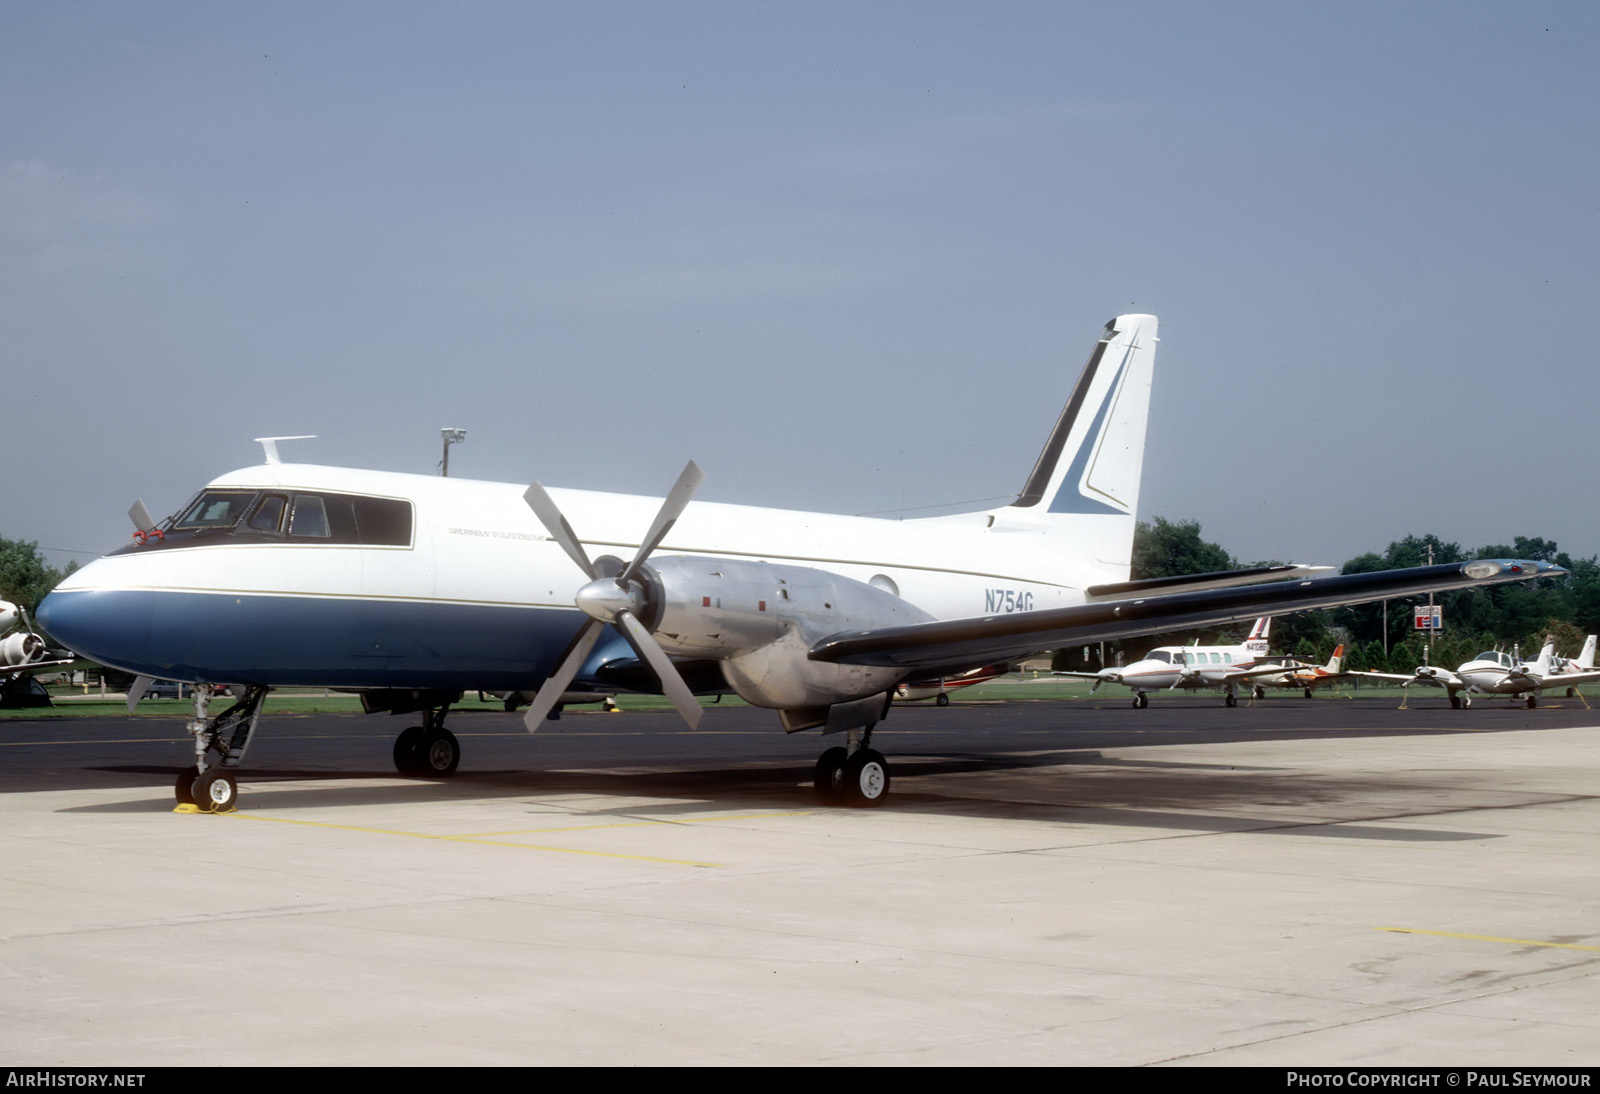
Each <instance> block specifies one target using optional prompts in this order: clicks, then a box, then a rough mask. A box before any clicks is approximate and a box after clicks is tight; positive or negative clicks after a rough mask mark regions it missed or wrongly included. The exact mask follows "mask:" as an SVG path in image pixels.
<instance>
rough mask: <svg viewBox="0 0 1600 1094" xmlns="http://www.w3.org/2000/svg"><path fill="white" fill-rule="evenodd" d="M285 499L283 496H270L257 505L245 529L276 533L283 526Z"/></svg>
mask: <svg viewBox="0 0 1600 1094" xmlns="http://www.w3.org/2000/svg"><path fill="white" fill-rule="evenodd" d="M284 505H285V502H284V498H283V495H282V494H268V495H267V496H266V497H264V498H262V499H261V501H260V502H259V503H257V505H256V511H255V512H254V513H251V514H250V519H249V520H248V521H246V522H245V527H247V528H249V529H250V530H251V531H252V532H268V533H275V532H277V530H278V529H279V528H281V527H282V526H283V509H284Z"/></svg>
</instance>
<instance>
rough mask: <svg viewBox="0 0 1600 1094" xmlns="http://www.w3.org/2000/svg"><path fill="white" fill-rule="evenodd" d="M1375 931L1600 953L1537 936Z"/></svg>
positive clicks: (1414, 929)
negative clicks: (1542, 939) (1540, 938)
mask: <svg viewBox="0 0 1600 1094" xmlns="http://www.w3.org/2000/svg"><path fill="white" fill-rule="evenodd" d="M1372 929H1373V930H1375V931H1392V932H1394V933H1395V934H1431V935H1437V936H1438V937H1440V938H1465V939H1468V940H1470V941H1472V942H1504V943H1506V944H1508V945H1512V946H1546V947H1549V948H1551V949H1556V950H1591V951H1594V952H1596V953H1600V946H1581V945H1579V944H1578V943H1576V942H1541V941H1539V940H1538V939H1537V938H1496V937H1495V936H1494V935H1492V934H1459V933H1457V932H1456V931H1425V930H1423V929H1422V928H1420V927H1374V928H1372Z"/></svg>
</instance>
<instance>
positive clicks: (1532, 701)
mask: <svg viewBox="0 0 1600 1094" xmlns="http://www.w3.org/2000/svg"><path fill="white" fill-rule="evenodd" d="M1538 705H1539V697H1538V696H1537V695H1530V696H1528V709H1529V710H1532V709H1533V708H1534V707H1536V706H1538Z"/></svg>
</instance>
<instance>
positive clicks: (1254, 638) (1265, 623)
mask: <svg viewBox="0 0 1600 1094" xmlns="http://www.w3.org/2000/svg"><path fill="white" fill-rule="evenodd" d="M1271 630H1272V617H1271V616H1270V615H1264V616H1262V617H1261V618H1260V619H1257V620H1256V621H1255V622H1254V623H1252V624H1251V625H1250V637H1248V638H1246V639H1245V640H1244V644H1245V648H1246V649H1249V650H1253V651H1255V652H1256V653H1266V652H1267V634H1268V633H1269V632H1270V631H1271Z"/></svg>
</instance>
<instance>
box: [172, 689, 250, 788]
mask: <svg viewBox="0 0 1600 1094" xmlns="http://www.w3.org/2000/svg"><path fill="white" fill-rule="evenodd" d="M216 692H217V688H215V687H214V686H213V685H211V684H196V685H195V686H194V717H192V718H190V719H189V725H188V729H189V732H190V733H191V734H193V735H194V759H195V762H194V764H193V765H192V766H190V767H186V768H184V769H183V770H182V771H180V772H178V779H177V781H176V782H175V783H174V784H173V793H174V796H175V797H176V798H177V799H178V807H179V808H180V809H183V808H185V807H188V808H190V809H194V810H197V811H199V812H202V813H229V812H232V811H233V809H234V807H235V806H236V805H237V804H238V801H239V783H238V780H237V779H236V778H235V777H234V774H233V772H234V769H235V768H237V767H238V766H239V764H240V763H241V762H242V761H243V760H244V754H245V750H246V749H248V748H249V747H250V737H251V735H252V734H253V733H254V732H255V728H256V722H257V721H259V720H260V718H261V702H262V700H263V699H265V698H266V697H267V689H266V688H257V687H251V688H246V689H245V693H244V698H242V699H240V700H239V701H238V702H236V703H234V704H233V705H232V706H231V707H229V708H228V709H227V710H225V711H223V712H222V713H221V714H217V715H211V714H210V713H209V708H210V705H211V700H212V698H213V697H214V696H215V695H216Z"/></svg>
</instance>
